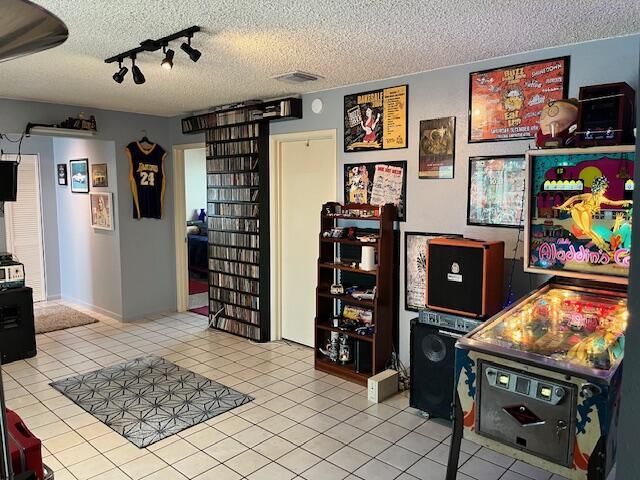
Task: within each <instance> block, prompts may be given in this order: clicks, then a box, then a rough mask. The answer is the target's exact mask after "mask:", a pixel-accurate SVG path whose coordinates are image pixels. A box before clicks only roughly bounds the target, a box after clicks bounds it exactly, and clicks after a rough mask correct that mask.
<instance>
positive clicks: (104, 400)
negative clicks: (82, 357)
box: [51, 356, 253, 448]
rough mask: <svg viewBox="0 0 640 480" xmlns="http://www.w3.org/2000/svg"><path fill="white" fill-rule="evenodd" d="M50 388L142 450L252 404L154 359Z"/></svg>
mask: <svg viewBox="0 0 640 480" xmlns="http://www.w3.org/2000/svg"><path fill="white" fill-rule="evenodd" d="M51 386H52V387H54V388H55V389H56V390H58V391H59V392H61V393H63V394H64V395H65V396H66V397H67V398H69V399H70V400H72V401H73V402H75V403H76V404H77V405H78V406H80V407H82V408H83V409H84V410H86V411H87V412H89V413H90V414H92V415H93V416H94V417H96V418H97V419H98V420H100V421H101V422H103V423H104V424H105V425H107V426H109V427H111V428H112V429H113V430H115V431H116V432H118V433H119V434H120V435H122V436H123V437H125V438H126V439H128V440H129V441H130V442H131V443H133V444H134V445H136V446H138V447H139V448H144V447H148V446H149V445H151V444H153V443H155V442H157V441H159V440H162V439H163V438H166V437H169V436H171V435H173V434H175V433H178V432H180V431H182V430H184V429H186V428H189V427H192V426H194V425H197V424H199V423H201V422H204V421H206V420H209V419H210V418H213V417H215V416H217V415H220V414H221V413H224V412H226V411H228V410H231V409H233V408H236V407H239V406H240V405H244V404H245V403H249V402H251V401H252V400H253V398H252V397H250V396H248V395H244V394H242V393H240V392H237V391H235V390H232V389H230V388H227V387H225V386H224V385H221V384H219V383H217V382H214V381H213V380H210V379H208V378H205V377H203V376H202V375H198V374H197V373H194V372H191V371H189V370H186V369H184V368H182V367H179V366H178V365H175V364H173V363H171V362H169V361H167V360H165V359H163V358H160V357H156V356H148V357H143V358H136V359H135V360H131V361H129V362H126V363H122V364H120V365H114V366H112V367H107V368H103V369H101V370H96V371H95V372H90V373H85V374H82V375H78V376H75V377H70V378H67V379H65V380H59V381H57V382H53V383H51Z"/></svg>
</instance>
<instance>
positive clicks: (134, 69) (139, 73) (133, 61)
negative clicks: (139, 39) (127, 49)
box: [131, 57, 146, 85]
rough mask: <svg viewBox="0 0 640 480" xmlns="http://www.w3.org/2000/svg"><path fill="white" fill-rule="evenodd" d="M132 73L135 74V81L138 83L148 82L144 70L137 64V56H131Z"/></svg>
mask: <svg viewBox="0 0 640 480" xmlns="http://www.w3.org/2000/svg"><path fill="white" fill-rule="evenodd" d="M131 74H132V75H133V83H135V84H136V85H142V84H143V83H144V82H146V79H145V78H144V75H143V74H142V71H140V69H139V68H138V66H137V65H136V57H131Z"/></svg>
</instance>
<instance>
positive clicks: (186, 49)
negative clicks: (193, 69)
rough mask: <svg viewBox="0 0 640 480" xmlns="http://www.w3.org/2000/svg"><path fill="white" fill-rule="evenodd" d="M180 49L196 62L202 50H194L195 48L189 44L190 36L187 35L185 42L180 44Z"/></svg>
mask: <svg viewBox="0 0 640 480" xmlns="http://www.w3.org/2000/svg"><path fill="white" fill-rule="evenodd" d="M180 49H181V50H182V51H183V52H184V53H186V54H187V55H189V58H190V59H191V61H193V62H197V61H198V60H199V59H200V56H201V55H202V52H201V51H200V50H196V49H195V48H193V47H192V46H191V37H188V38H187V42H185V43H183V44H182V45H180Z"/></svg>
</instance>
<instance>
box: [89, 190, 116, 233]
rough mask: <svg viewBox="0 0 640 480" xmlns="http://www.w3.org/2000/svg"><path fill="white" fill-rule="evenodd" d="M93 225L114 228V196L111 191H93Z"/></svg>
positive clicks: (91, 195)
mask: <svg viewBox="0 0 640 480" xmlns="http://www.w3.org/2000/svg"><path fill="white" fill-rule="evenodd" d="M89 198H90V199H91V226H92V227H93V228H97V229H100V230H113V196H112V194H111V192H91V193H90V194H89Z"/></svg>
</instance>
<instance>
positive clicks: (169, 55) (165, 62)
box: [160, 47, 176, 70]
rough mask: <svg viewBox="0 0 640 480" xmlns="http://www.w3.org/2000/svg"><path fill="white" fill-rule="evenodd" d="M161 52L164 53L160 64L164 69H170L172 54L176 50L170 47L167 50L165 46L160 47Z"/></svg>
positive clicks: (171, 66)
mask: <svg viewBox="0 0 640 480" xmlns="http://www.w3.org/2000/svg"><path fill="white" fill-rule="evenodd" d="M162 53H164V60H162V63H161V64H160V65H161V66H162V68H164V69H165V70H171V69H172V68H173V56H174V55H175V53H176V52H174V51H173V50H171V49H168V50H167V47H162Z"/></svg>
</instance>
